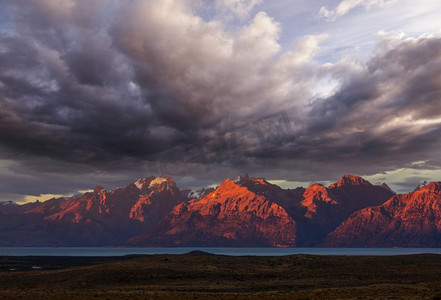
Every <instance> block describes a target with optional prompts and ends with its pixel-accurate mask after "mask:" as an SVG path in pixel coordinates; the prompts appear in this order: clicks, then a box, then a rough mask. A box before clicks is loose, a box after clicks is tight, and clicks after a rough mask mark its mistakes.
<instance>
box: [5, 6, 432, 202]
mask: <svg viewBox="0 0 441 300" xmlns="http://www.w3.org/2000/svg"><path fill="white" fill-rule="evenodd" d="M349 2H350V1H343V2H342V3H340V5H338V7H337V8H336V10H335V11H333V15H335V16H337V15H343V14H345V13H346V12H348V11H349V10H350V9H352V8H354V7H356V6H360V5H363V6H369V5H374V4H379V3H380V2H381V3H382V2H383V1H375V3H374V2H373V1H370V2H369V1H368V2H369V3H368V2H366V1H364V2H363V1H358V2H353V1H352V2H351V3H352V4H351V3H349ZM260 3H261V1H218V2H217V3H216V4H215V9H217V10H218V13H219V15H218V16H217V17H216V16H215V17H213V18H211V19H209V20H207V18H205V19H204V18H202V17H201V16H199V15H198V13H197V12H198V9H200V6H195V5H194V2H193V3H190V1H177V0H176V1H174V0H159V1H117V2H115V1H106V0H94V1H90V0H88V1H86V0H80V1H67V0H65V1H53V0H41V1H35V2H32V3H29V2H28V1H16V2H15V3H14V5H12V6H11V12H12V15H13V17H12V18H11V20H10V24H8V26H3V30H2V31H1V32H0V107H1V109H0V147H1V154H2V158H3V159H5V160H6V161H9V163H8V166H7V167H6V168H4V171H3V173H2V174H0V177H3V178H13V176H12V175H11V172H12V173H14V174H20V173H17V172H18V171H17V170H16V169H17V166H18V165H19V166H20V168H24V169H26V170H28V171H27V172H29V173H32V174H34V175H33V176H36V177H38V175H37V174H38V173H39V172H40V174H46V175H44V176H41V178H43V179H50V178H53V177H54V176H55V177H56V175H57V174H60V173H61V174H63V173H65V174H66V173H70V172H72V173H74V174H94V175H93V176H92V175H90V176H91V177H94V176H95V178H97V181H101V182H103V181H104V182H110V181H111V180H110V179H109V178H112V180H114V182H122V181H123V179H124V178H125V179H127V178H128V177H131V176H133V175H134V174H136V175H138V174H142V173H143V172H148V171H152V172H157V171H164V172H167V173H175V174H176V175H182V176H181V178H182V182H183V183H185V184H188V185H189V186H192V185H193V186H194V185H195V182H199V183H200V185H204V184H205V183H210V182H214V181H216V180H219V179H220V178H223V177H226V176H233V175H234V173H238V172H242V171H249V172H255V173H256V174H257V175H266V176H269V177H275V179H277V178H278V179H288V180H299V181H307V180H325V179H329V176H338V175H341V174H342V173H343V172H346V171H352V172H358V174H372V173H375V172H379V171H382V170H386V169H394V168H402V167H405V166H406V165H408V164H410V163H411V162H413V161H418V160H421V158H420V157H423V159H424V160H427V161H430V162H431V165H432V166H440V165H441V162H440V160H439V158H438V156H437V149H438V147H439V146H440V136H441V135H440V133H441V105H440V100H441V94H440V93H441V92H440V91H441V50H440V49H441V39H440V38H439V37H437V36H421V37H413V38H410V37H406V36H397V35H393V34H388V33H381V34H380V35H379V37H378V39H379V42H378V44H377V46H376V48H375V50H374V52H373V53H372V54H371V56H370V57H369V58H368V60H367V61H366V62H364V63H358V62H354V61H353V60H351V59H350V58H349V57H342V58H341V59H339V60H338V61H337V62H335V63H332V64H331V63H327V64H320V63H318V62H317V61H316V60H315V56H316V55H317V54H319V53H320V51H321V47H320V44H321V43H322V42H323V41H325V40H326V39H327V38H329V37H328V36H327V35H325V34H319V35H307V36H304V37H301V38H299V39H297V40H296V41H295V42H294V44H293V47H292V48H291V49H290V50H286V49H282V47H281V45H280V44H279V38H280V34H281V30H282V27H281V24H279V23H278V22H277V21H276V20H274V19H273V18H271V16H269V15H268V14H267V13H265V12H263V11H261V12H258V13H256V14H255V15H254V16H250V17H249V18H248V20H247V21H246V22H244V21H243V20H244V19H246V18H247V16H248V15H249V14H250V12H251V11H252V9H253V8H255V7H258V5H259V4H260ZM200 5H203V4H200ZM220 7H222V8H220ZM225 9H227V10H230V11H232V13H233V14H234V15H235V16H236V17H238V18H240V19H241V20H242V21H241V22H240V24H239V25H237V24H236V25H235V26H231V24H230V23H229V25H227V23H226V22H223V21H222V18H220V17H219V16H222V15H223V14H225ZM13 166H15V167H13ZM14 168H15V169H14ZM20 168H18V169H20ZM66 168H69V170H66ZM6 169H7V170H8V171H5V170H6ZM147 169H148V170H147ZM29 170H32V171H29ZM219 170H222V172H220V171H219ZM23 172H25V171H23ZM118 172H119V173H120V175H119V176H118V175H115V174H118ZM121 173H124V175H121ZM48 174H49V175H48ZM201 174H203V175H202V176H201ZM172 175H174V174H172ZM17 176H19V175H17ZM91 177H87V178H88V180H78V179H75V180H74V181H76V182H74V183H73V182H70V183H69V182H67V179H66V178H65V179H64V180H66V181H63V182H64V183H63V184H61V183H60V184H59V186H64V187H65V188H60V189H58V190H57V191H51V192H59V193H63V192H70V191H73V190H75V189H80V188H81V189H84V188H87V184H88V182H89V180H90V181H93V180H92V179H91ZM201 177H202V178H201ZM325 177H326V178H325ZM14 178H15V177H14ZM20 178H21V179H24V178H25V177H23V176H22V175H20ZM33 180H34V179H33ZM60 180H61V179H60ZM37 182H40V183H41V182H42V181H37ZM93 184H95V182H93V183H92V184H91V185H93ZM11 185H12V186H13V184H12V183H11ZM37 185H38V184H37ZM68 186H70V188H68ZM2 188H3V187H2ZM3 191H4V194H8V195H9V194H14V193H19V191H18V188H12V187H11V188H6V187H4V189H3ZM33 191H34V192H33V193H34V194H38V193H44V191H43V190H42V189H33ZM26 193H30V191H26ZM4 200H6V199H4Z"/></svg>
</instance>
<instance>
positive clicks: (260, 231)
mask: <svg viewBox="0 0 441 300" xmlns="http://www.w3.org/2000/svg"><path fill="white" fill-rule="evenodd" d="M440 190H441V183H440V182H433V183H430V184H426V185H421V186H420V187H419V189H416V190H415V191H414V192H412V193H409V194H403V195H395V193H394V192H393V191H392V190H391V189H390V188H389V187H388V186H387V185H386V184H381V183H380V184H377V185H373V184H371V183H370V182H368V181H366V180H364V179H363V178H361V177H359V176H353V175H349V174H346V175H344V176H343V177H342V178H341V179H339V180H338V181H337V182H335V183H333V184H331V185H330V186H328V187H326V186H323V185H320V184H313V185H310V186H309V187H307V188H303V187H299V188H296V189H282V188H281V187H279V186H277V185H274V184H271V183H269V182H268V181H266V180H265V179H264V178H254V177H249V176H248V175H246V176H240V177H238V178H236V179H234V180H232V179H226V180H225V181H223V182H222V183H221V184H220V185H219V186H218V187H217V188H215V189H214V188H203V189H201V190H182V191H181V190H180V189H179V188H178V187H177V185H176V183H175V182H174V181H173V179H172V178H171V177H169V176H165V175H161V176H159V177H145V178H141V179H139V180H137V181H135V182H134V183H131V184H129V185H127V186H126V187H123V188H117V189H115V190H112V191H108V190H106V189H105V188H103V187H101V186H97V187H95V189H94V191H93V192H88V193H85V194H83V195H80V196H76V197H72V198H70V199H65V198H56V199H50V200H47V201H44V202H33V203H26V204H23V205H17V204H16V203H14V202H3V203H1V205H0V246H128V247H129V246H130V247H170V246H205V247H210V246H213V247H214V246H215V247H313V246H332V247H334V246H337V247H354V246H357V247H385V246H387V247H439V246H441V191H440Z"/></svg>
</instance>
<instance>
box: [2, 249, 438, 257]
mask: <svg viewBox="0 0 441 300" xmlns="http://www.w3.org/2000/svg"><path fill="white" fill-rule="evenodd" d="M196 250H198V251H205V252H209V253H213V254H223V255H232V256H241V255H254V256H281V255H290V254H315V255H352V256H354V255H406V254H422V253H435V254H441V248H203V247H196V248H105V247H59V248H51V247H0V256H27V255H34V256H123V255H130V254H184V253H188V252H190V251H196Z"/></svg>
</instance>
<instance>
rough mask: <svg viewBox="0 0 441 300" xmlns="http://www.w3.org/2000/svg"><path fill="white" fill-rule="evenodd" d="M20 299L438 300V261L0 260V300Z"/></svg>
mask: <svg viewBox="0 0 441 300" xmlns="http://www.w3.org/2000/svg"><path fill="white" fill-rule="evenodd" d="M32 267H34V270H32ZM11 268H12V269H15V271H10V269H11ZM35 268H39V269H35ZM20 298H21V299H48V298H50V299H89V298H90V299H158V298H161V299H162V298H163V299H206V298H212V299H262V298H265V299H272V298H273V299H292V298H300V299H308V298H315V299H324V298H326V299H329V298H352V299H377V298H382V299H437V298H440V299H441V255H432V254H423V255H403V256H380V257H378V256H377V257H374V256H314V255H291V256H283V257H246V256H244V257H230V256H218V255H203V254H202V253H194V254H186V255H151V256H129V257H119V258H117V257H113V258H96V257H95V258H84V257H83V258H79V257H76V258H73V257H70V258H68V257H64V258H60V257H0V299H20Z"/></svg>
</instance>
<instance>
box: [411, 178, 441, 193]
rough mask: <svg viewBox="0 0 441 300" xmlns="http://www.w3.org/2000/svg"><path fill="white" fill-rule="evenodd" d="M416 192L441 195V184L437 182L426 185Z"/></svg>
mask: <svg viewBox="0 0 441 300" xmlns="http://www.w3.org/2000/svg"><path fill="white" fill-rule="evenodd" d="M416 191H421V192H423V193H435V194H439V193H441V182H440V181H435V182H431V183H429V184H424V186H422V187H421V188H420V189H418V190H416Z"/></svg>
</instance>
